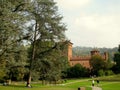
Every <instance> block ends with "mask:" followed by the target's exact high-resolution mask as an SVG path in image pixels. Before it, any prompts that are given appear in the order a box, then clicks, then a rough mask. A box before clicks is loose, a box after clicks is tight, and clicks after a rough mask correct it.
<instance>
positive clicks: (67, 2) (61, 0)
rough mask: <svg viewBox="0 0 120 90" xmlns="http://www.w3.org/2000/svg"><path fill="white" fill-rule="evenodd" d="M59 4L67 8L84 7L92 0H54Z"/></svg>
mask: <svg viewBox="0 0 120 90" xmlns="http://www.w3.org/2000/svg"><path fill="white" fill-rule="evenodd" d="M54 1H56V2H57V4H58V5H59V6H60V7H61V8H64V9H66V10H72V9H76V8H80V7H83V6H85V5H87V4H89V3H90V1H92V0H54Z"/></svg>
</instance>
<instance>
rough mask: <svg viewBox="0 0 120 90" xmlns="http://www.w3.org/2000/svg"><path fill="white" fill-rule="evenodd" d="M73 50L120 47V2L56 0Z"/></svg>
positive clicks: (112, 0)
mask: <svg viewBox="0 0 120 90" xmlns="http://www.w3.org/2000/svg"><path fill="white" fill-rule="evenodd" d="M55 1H56V2H57V5H58V7H59V10H60V11H61V14H62V15H63V16H64V18H63V21H64V22H65V23H66V24H67V28H68V31H67V32H66V36H67V37H68V39H70V40H71V42H73V43H74V45H75V46H78V45H79V46H97V47H104V46H105V47H115V46H117V45H118V44H119V43H120V40H119V38H120V30H119V29H120V5H119V4H120V0H117V2H116V1H114V0H55Z"/></svg>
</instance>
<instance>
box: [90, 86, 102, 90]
mask: <svg viewBox="0 0 120 90" xmlns="http://www.w3.org/2000/svg"><path fill="white" fill-rule="evenodd" d="M92 90H102V88H100V87H96V86H94V87H92Z"/></svg>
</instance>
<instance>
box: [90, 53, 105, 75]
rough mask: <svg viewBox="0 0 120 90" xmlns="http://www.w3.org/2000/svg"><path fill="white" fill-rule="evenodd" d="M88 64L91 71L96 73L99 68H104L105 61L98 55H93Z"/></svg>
mask: <svg viewBox="0 0 120 90" xmlns="http://www.w3.org/2000/svg"><path fill="white" fill-rule="evenodd" d="M90 66H91V68H92V73H93V74H95V75H97V74H98V71H99V70H101V69H102V70H104V69H105V61H104V60H103V58H102V57H101V56H99V55H94V56H92V58H91V59H90Z"/></svg>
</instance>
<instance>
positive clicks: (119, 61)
mask: <svg viewBox="0 0 120 90" xmlns="http://www.w3.org/2000/svg"><path fill="white" fill-rule="evenodd" d="M114 61H115V63H116V65H115V66H114V67H113V71H114V72H115V73H120V45H119V48H118V52H116V53H115V54H114Z"/></svg>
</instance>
